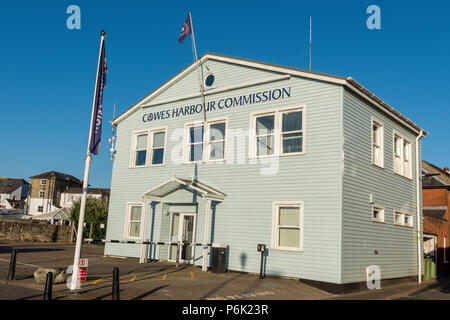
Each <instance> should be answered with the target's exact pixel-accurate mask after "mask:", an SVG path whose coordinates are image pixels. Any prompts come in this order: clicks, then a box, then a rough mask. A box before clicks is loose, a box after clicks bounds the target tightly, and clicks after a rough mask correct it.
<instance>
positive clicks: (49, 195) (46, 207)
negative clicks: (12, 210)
mask: <svg viewBox="0 0 450 320" xmlns="http://www.w3.org/2000/svg"><path fill="white" fill-rule="evenodd" d="M30 179H31V192H30V195H29V198H28V208H27V214H28V215H31V216H35V215H41V214H45V213H50V212H53V211H57V210H59V209H61V207H62V206H61V204H60V202H61V194H62V193H63V192H65V191H67V190H68V189H69V188H72V187H82V185H83V182H82V181H81V180H78V179H77V178H75V177H74V176H71V175H68V174H64V173H59V172H56V171H49V172H45V173H42V174H38V175H35V176H33V177H30Z"/></svg>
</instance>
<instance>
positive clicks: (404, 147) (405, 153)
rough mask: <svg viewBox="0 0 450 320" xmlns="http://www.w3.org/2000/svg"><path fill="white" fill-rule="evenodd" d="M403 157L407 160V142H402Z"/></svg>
mask: <svg viewBox="0 0 450 320" xmlns="http://www.w3.org/2000/svg"><path fill="white" fill-rule="evenodd" d="M403 158H404V159H405V160H407V161H409V158H410V157H409V143H408V142H404V143H403Z"/></svg>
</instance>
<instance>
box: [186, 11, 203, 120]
mask: <svg viewBox="0 0 450 320" xmlns="http://www.w3.org/2000/svg"><path fill="white" fill-rule="evenodd" d="M189 21H191V30H192V45H193V47H194V56H195V62H196V64H197V74H198V83H199V86H200V96H201V98H202V105H203V121H204V122H205V123H206V105H205V96H204V95H203V83H202V77H201V74H200V69H199V67H200V64H199V62H200V61H198V57H197V47H196V46H195V35H194V24H193V23H192V15H191V12H190V11H189Z"/></svg>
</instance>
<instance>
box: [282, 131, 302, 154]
mask: <svg viewBox="0 0 450 320" xmlns="http://www.w3.org/2000/svg"><path fill="white" fill-rule="evenodd" d="M302 144H303V133H301V132H299V133H290V134H284V135H283V153H292V152H302V150H303V148H302Z"/></svg>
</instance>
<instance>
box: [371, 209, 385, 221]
mask: <svg viewBox="0 0 450 320" xmlns="http://www.w3.org/2000/svg"><path fill="white" fill-rule="evenodd" d="M372 218H373V219H374V220H382V219H383V217H382V210H380V209H373V212H372Z"/></svg>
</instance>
